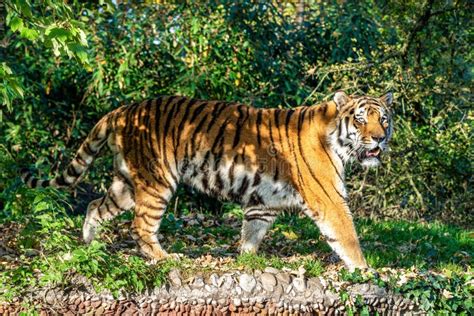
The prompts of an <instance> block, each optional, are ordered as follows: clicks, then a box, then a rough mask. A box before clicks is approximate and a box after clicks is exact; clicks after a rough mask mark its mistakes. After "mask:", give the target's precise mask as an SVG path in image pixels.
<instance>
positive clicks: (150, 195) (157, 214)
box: [131, 185, 177, 261]
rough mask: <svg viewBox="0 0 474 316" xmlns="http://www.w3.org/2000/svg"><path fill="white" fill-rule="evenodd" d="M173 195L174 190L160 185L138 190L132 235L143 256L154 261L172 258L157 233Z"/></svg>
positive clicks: (143, 187)
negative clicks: (161, 243)
mask: <svg viewBox="0 0 474 316" xmlns="http://www.w3.org/2000/svg"><path fill="white" fill-rule="evenodd" d="M173 193H174V188H170V187H166V186H158V185H157V186H153V187H150V186H147V187H145V186H142V187H138V189H137V195H136V206H135V218H134V220H133V222H132V228H131V234H132V237H133V238H134V239H135V241H136V242H137V243H138V245H139V247H140V250H141V252H142V253H143V255H145V256H146V257H148V258H150V259H152V260H154V261H157V260H162V259H165V258H168V257H169V256H170V255H169V254H168V253H167V252H166V251H165V250H164V249H163V248H162V247H161V245H160V242H159V241H158V236H157V232H158V229H159V227H160V224H161V220H162V218H163V215H164V213H165V211H166V206H167V204H168V202H169V200H170V199H171V197H172V196H173ZM176 257H177V256H176Z"/></svg>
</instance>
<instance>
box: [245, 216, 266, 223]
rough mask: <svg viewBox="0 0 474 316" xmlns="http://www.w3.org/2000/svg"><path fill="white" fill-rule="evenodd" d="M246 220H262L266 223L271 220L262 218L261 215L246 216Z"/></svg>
mask: <svg viewBox="0 0 474 316" xmlns="http://www.w3.org/2000/svg"><path fill="white" fill-rule="evenodd" d="M245 220H246V221H248V222H250V221H262V222H266V223H270V222H271V221H269V220H268V219H266V218H262V217H260V216H245Z"/></svg>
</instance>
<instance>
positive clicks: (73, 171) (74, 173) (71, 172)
mask: <svg viewBox="0 0 474 316" xmlns="http://www.w3.org/2000/svg"><path fill="white" fill-rule="evenodd" d="M66 172H67V174H68V175H69V176H73V177H74V178H77V177H79V176H80V175H81V174H82V172H79V171H77V170H76V168H75V167H74V165H73V164H70V165H69V166H68V167H67V169H66Z"/></svg>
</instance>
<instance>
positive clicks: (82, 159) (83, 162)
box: [75, 152, 88, 167]
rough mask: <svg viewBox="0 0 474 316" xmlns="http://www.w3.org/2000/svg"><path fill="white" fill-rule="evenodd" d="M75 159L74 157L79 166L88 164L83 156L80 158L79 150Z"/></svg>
mask: <svg viewBox="0 0 474 316" xmlns="http://www.w3.org/2000/svg"><path fill="white" fill-rule="evenodd" d="M75 159H76V161H77V163H78V164H80V165H81V166H83V167H87V166H88V164H87V162H86V160H85V159H84V158H82V155H81V154H80V152H78V153H77V155H76V158H75Z"/></svg>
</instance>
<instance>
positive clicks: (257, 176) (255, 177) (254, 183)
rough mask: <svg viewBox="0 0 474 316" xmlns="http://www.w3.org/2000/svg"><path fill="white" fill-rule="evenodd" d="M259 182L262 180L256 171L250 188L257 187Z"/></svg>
mask: <svg viewBox="0 0 474 316" xmlns="http://www.w3.org/2000/svg"><path fill="white" fill-rule="evenodd" d="M261 180H262V178H261V177H260V173H259V172H258V171H257V172H256V173H255V176H254V178H253V184H252V186H257V185H259V184H260V181H261Z"/></svg>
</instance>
